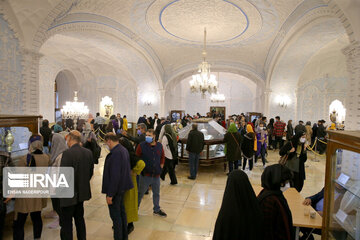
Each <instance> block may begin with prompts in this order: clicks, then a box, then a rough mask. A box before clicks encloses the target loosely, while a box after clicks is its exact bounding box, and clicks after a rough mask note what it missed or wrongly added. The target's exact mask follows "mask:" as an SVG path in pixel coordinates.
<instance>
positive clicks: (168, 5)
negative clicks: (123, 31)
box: [146, 0, 262, 44]
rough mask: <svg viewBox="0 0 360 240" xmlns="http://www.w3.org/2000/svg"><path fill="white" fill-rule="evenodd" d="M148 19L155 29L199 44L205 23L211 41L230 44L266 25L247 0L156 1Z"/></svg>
mask: <svg viewBox="0 0 360 240" xmlns="http://www.w3.org/2000/svg"><path fill="white" fill-rule="evenodd" d="M238 4H239V5H238ZM249 16H251V19H249ZM146 19H147V23H148V25H149V26H150V27H151V29H152V30H153V31H154V32H156V33H157V34H159V35H160V36H162V37H164V38H171V39H173V40H175V41H183V42H191V43H197V44H202V41H203V29H204V27H206V29H207V32H208V37H207V42H208V43H209V44H215V43H221V44H226V43H228V42H231V41H239V40H237V38H241V39H245V38H248V37H250V36H252V35H254V34H255V33H257V32H258V31H259V30H260V29H261V25H262V23H261V20H262V19H261V16H260V13H259V12H258V11H257V9H256V8H255V7H254V6H253V5H251V4H250V3H249V2H244V1H242V2H240V1H239V2H238V1H232V2H231V1H223V0H213V1H210V2H209V1H208V0H198V1H192V0H172V1H168V2H164V1H155V2H154V3H153V4H151V6H150V7H149V8H148V10H147V12H146ZM250 21H251V24H250ZM219 32H221V33H222V34H217V33H219ZM235 39H236V40H235Z"/></svg>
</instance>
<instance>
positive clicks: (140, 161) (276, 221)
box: [0, 113, 326, 239]
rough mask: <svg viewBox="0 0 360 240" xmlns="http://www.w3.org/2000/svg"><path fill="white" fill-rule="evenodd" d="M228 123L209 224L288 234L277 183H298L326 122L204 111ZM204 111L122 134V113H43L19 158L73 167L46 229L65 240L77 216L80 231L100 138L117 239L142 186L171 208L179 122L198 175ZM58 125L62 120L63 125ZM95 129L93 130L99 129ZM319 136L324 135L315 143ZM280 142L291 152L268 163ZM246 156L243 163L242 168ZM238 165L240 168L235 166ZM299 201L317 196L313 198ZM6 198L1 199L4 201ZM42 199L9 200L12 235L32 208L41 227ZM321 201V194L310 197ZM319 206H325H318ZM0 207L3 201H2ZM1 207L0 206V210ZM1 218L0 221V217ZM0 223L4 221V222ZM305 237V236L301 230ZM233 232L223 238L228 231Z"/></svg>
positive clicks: (246, 233)
mask: <svg viewBox="0 0 360 240" xmlns="http://www.w3.org/2000/svg"><path fill="white" fill-rule="evenodd" d="M205 117H207V118H213V119H214V120H215V121H217V122H218V123H219V124H220V125H221V126H223V127H224V128H226V133H225V135H224V142H225V149H224V153H225V156H226V159H227V161H228V169H229V173H228V175H229V177H228V180H227V184H226V188H225V193H224V198H223V203H222V206H221V209H220V212H219V216H218V219H217V221H216V226H215V230H214V237H213V239H293V236H294V233H293V228H292V222H291V219H292V218H291V212H290V210H289V207H288V205H287V202H286V199H285V198H284V196H283V194H282V192H283V191H284V190H286V189H287V188H288V187H290V186H292V187H295V188H296V190H297V191H299V192H300V191H301V190H302V187H303V185H304V180H305V162H306V160H307V148H309V147H311V146H313V145H314V144H315V143H316V145H317V148H316V149H315V148H314V147H312V148H314V150H317V151H318V152H319V153H320V154H322V153H324V151H325V148H326V144H325V143H326V130H325V126H324V123H325V121H323V120H319V121H318V123H317V124H314V125H313V126H311V122H306V125H304V122H303V121H299V123H298V125H296V126H295V127H293V125H292V121H291V120H289V121H288V124H285V123H284V121H282V120H281V119H280V117H279V116H276V117H275V120H274V119H273V118H271V119H270V120H269V123H267V118H266V117H264V116H263V117H259V118H256V119H253V121H250V119H249V118H248V117H246V116H245V115H244V114H241V115H233V116H230V117H229V118H228V119H225V116H223V115H221V114H215V113H207V115H206V116H205ZM198 118H203V116H201V115H200V114H199V113H197V114H196V115H194V116H190V115H186V116H184V117H183V118H182V119H172V118H171V117H167V118H163V117H161V118H160V117H159V115H158V114H157V113H155V114H154V117H147V116H146V115H144V116H141V117H140V118H139V119H138V122H137V129H136V135H135V136H133V135H131V134H129V133H128V131H127V130H128V121H127V119H126V116H123V117H121V114H119V113H118V114H116V116H115V115H112V116H110V118H105V117H102V116H100V114H99V113H97V114H96V117H95V119H93V118H91V119H89V120H88V121H83V122H82V123H81V126H78V128H77V129H78V130H79V131H78V130H76V129H73V125H72V123H71V122H66V123H65V126H63V124H62V123H60V122H59V123H56V124H54V125H53V126H52V127H50V126H49V121H47V120H44V121H43V122H42V127H41V128H40V133H41V135H37V134H34V135H32V136H31V137H30V139H29V154H27V155H26V156H24V158H23V159H22V160H21V161H20V163H21V164H22V165H21V166H29V167H34V166H38V167H39V166H50V167H53V168H56V167H72V168H74V174H75V176H76V178H75V193H74V196H73V197H72V198H52V199H51V203H52V207H53V213H52V214H54V215H58V221H56V222H54V223H52V224H51V225H49V227H50V228H56V227H58V226H60V227H61V231H60V236H61V239H73V236H72V232H73V231H72V228H73V224H72V222H73V221H72V219H74V221H75V227H76V235H77V239H86V225H85V220H84V202H85V201H88V200H90V199H91V187H90V181H91V178H92V176H93V169H94V164H97V163H98V162H99V158H100V154H101V146H100V145H99V140H100V139H102V140H103V142H104V146H106V147H107V148H108V150H109V153H108V154H107V156H106V159H105V162H104V168H103V182H102V190H101V192H102V193H103V194H105V196H106V204H107V205H108V209H109V216H110V218H111V219H112V221H113V232H114V239H127V236H128V234H130V233H131V232H132V231H133V230H134V224H133V223H134V222H136V221H137V220H138V208H139V206H140V204H141V201H142V198H143V196H144V194H147V193H148V192H149V190H150V189H151V191H152V193H153V194H152V197H153V213H154V215H156V216H159V217H167V214H166V213H165V211H164V210H163V209H161V207H160V180H161V179H162V180H165V178H166V175H167V174H169V177H170V184H171V185H176V184H178V181H177V177H176V173H175V167H176V165H177V164H178V140H179V137H178V130H179V129H181V128H183V127H186V126H187V125H189V124H191V131H190V132H189V135H188V138H187V142H186V150H187V151H188V153H189V176H188V178H189V179H191V180H195V179H196V177H197V175H198V166H199V158H200V155H201V153H202V152H203V149H204V145H205V142H204V134H203V133H202V132H201V131H199V129H198V124H197V123H194V122H193V120H194V119H198ZM64 129H66V130H65V131H64ZM94 130H95V131H97V134H95V131H94ZM317 140H321V142H317ZM277 148H279V155H280V156H287V162H286V164H284V165H282V164H275V165H271V166H267V164H266V163H267V159H266V156H267V152H268V150H276V149H277ZM259 158H261V160H262V166H263V167H264V169H265V170H264V172H263V174H262V176H261V182H262V187H263V188H264V189H263V191H262V192H261V193H260V194H259V196H257V197H256V196H255V193H254V191H253V189H252V187H251V184H250V182H249V179H248V176H247V174H246V173H248V174H249V173H250V172H251V171H252V169H253V167H254V161H255V164H257V161H258V159H259ZM7 159H8V158H6V156H3V155H2V156H1V159H0V160H1V161H0V163H1V164H2V166H5V165H6V166H8V165H9V163H8V162H6V161H7ZM247 163H249V164H248V165H249V167H248V169H247V168H246V166H247ZM239 167H241V168H242V170H243V171H241V170H238V168H239ZM310 199H311V200H306V202H304V204H313V203H314V202H315V200H314V199H318V197H311V198H310ZM9 200H10V199H6V200H5V201H4V203H3V205H4V204H6V203H7V202H8V201H9ZM46 202H47V201H46V199H36V198H34V199H31V198H28V199H15V212H16V215H15V220H14V231H13V237H14V239H24V224H25V221H26V218H27V216H28V215H29V214H30V217H31V220H32V223H33V236H34V239H40V237H41V232H42V228H43V226H42V218H41V210H42V209H43V208H44V207H45V206H46ZM316 202H318V200H316ZM316 207H317V209H319V210H320V209H321V208H320V207H319V206H316ZM2 209H3V208H2ZM3 216H4V213H3V211H2V212H1V219H3ZM2 225H3V223H2ZM0 230H2V228H1V229H0ZM302 231H303V233H304V236H305V235H306V236H310V234H311V233H309V232H308V231H307V229H302ZM226 236H229V237H226Z"/></svg>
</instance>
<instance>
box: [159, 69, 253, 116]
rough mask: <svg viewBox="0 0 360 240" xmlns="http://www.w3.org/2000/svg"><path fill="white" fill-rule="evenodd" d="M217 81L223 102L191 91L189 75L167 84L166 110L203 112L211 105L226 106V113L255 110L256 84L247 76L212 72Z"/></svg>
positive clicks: (191, 112)
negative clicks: (171, 84) (174, 82)
mask: <svg viewBox="0 0 360 240" xmlns="http://www.w3.org/2000/svg"><path fill="white" fill-rule="evenodd" d="M212 73H213V74H214V75H216V78H217V80H218V82H219V87H218V93H221V94H224V95H225V101H224V102H212V101H211V100H210V95H209V94H206V97H205V98H203V97H202V96H201V94H200V93H192V92H191V90H190V85H189V81H190V80H191V78H192V77H191V76H190V77H186V78H184V79H183V80H182V81H180V82H178V83H177V84H176V85H174V86H170V85H167V88H166V96H165V102H166V104H167V105H166V110H167V112H169V111H171V110H185V111H186V113H189V114H192V115H193V114H195V113H197V112H199V113H201V114H205V113H206V112H209V110H210V107H211V106H223V107H226V113H227V114H233V113H237V114H240V113H241V112H251V111H255V110H256V101H257V97H258V96H257V95H258V91H257V89H258V87H259V86H258V85H257V84H255V83H254V81H252V80H250V79H249V78H247V77H245V76H242V75H238V74H234V73H229V72H212Z"/></svg>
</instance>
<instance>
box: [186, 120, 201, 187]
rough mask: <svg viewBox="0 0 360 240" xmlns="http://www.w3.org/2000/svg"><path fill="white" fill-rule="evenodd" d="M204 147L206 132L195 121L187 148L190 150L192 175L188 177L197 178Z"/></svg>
mask: <svg viewBox="0 0 360 240" xmlns="http://www.w3.org/2000/svg"><path fill="white" fill-rule="evenodd" d="M203 149H204V134H203V133H202V132H200V131H198V125H197V124H196V123H194V124H193V125H192V130H191V131H190V133H189V136H188V139H187V142H186V150H187V151H188V152H189V167H190V176H189V177H188V179H191V180H195V179H196V175H197V171H198V168H199V157H200V153H201V152H202V150H203Z"/></svg>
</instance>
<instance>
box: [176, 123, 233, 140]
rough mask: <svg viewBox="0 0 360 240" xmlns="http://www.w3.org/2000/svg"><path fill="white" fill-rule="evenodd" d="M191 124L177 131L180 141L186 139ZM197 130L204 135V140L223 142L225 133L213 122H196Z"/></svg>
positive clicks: (223, 129)
mask: <svg viewBox="0 0 360 240" xmlns="http://www.w3.org/2000/svg"><path fill="white" fill-rule="evenodd" d="M192 124H193V123H190V124H188V125H187V126H186V127H184V128H183V129H181V130H180V131H179V137H180V139H186V138H187V137H188V135H189V132H190V131H191V128H192ZM197 124H198V130H199V131H201V132H202V133H204V138H205V140H223V139H224V135H225V133H226V130H225V128H223V127H222V126H221V125H219V124H218V123H217V122H216V121H214V120H212V119H211V120H209V121H208V122H197Z"/></svg>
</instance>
